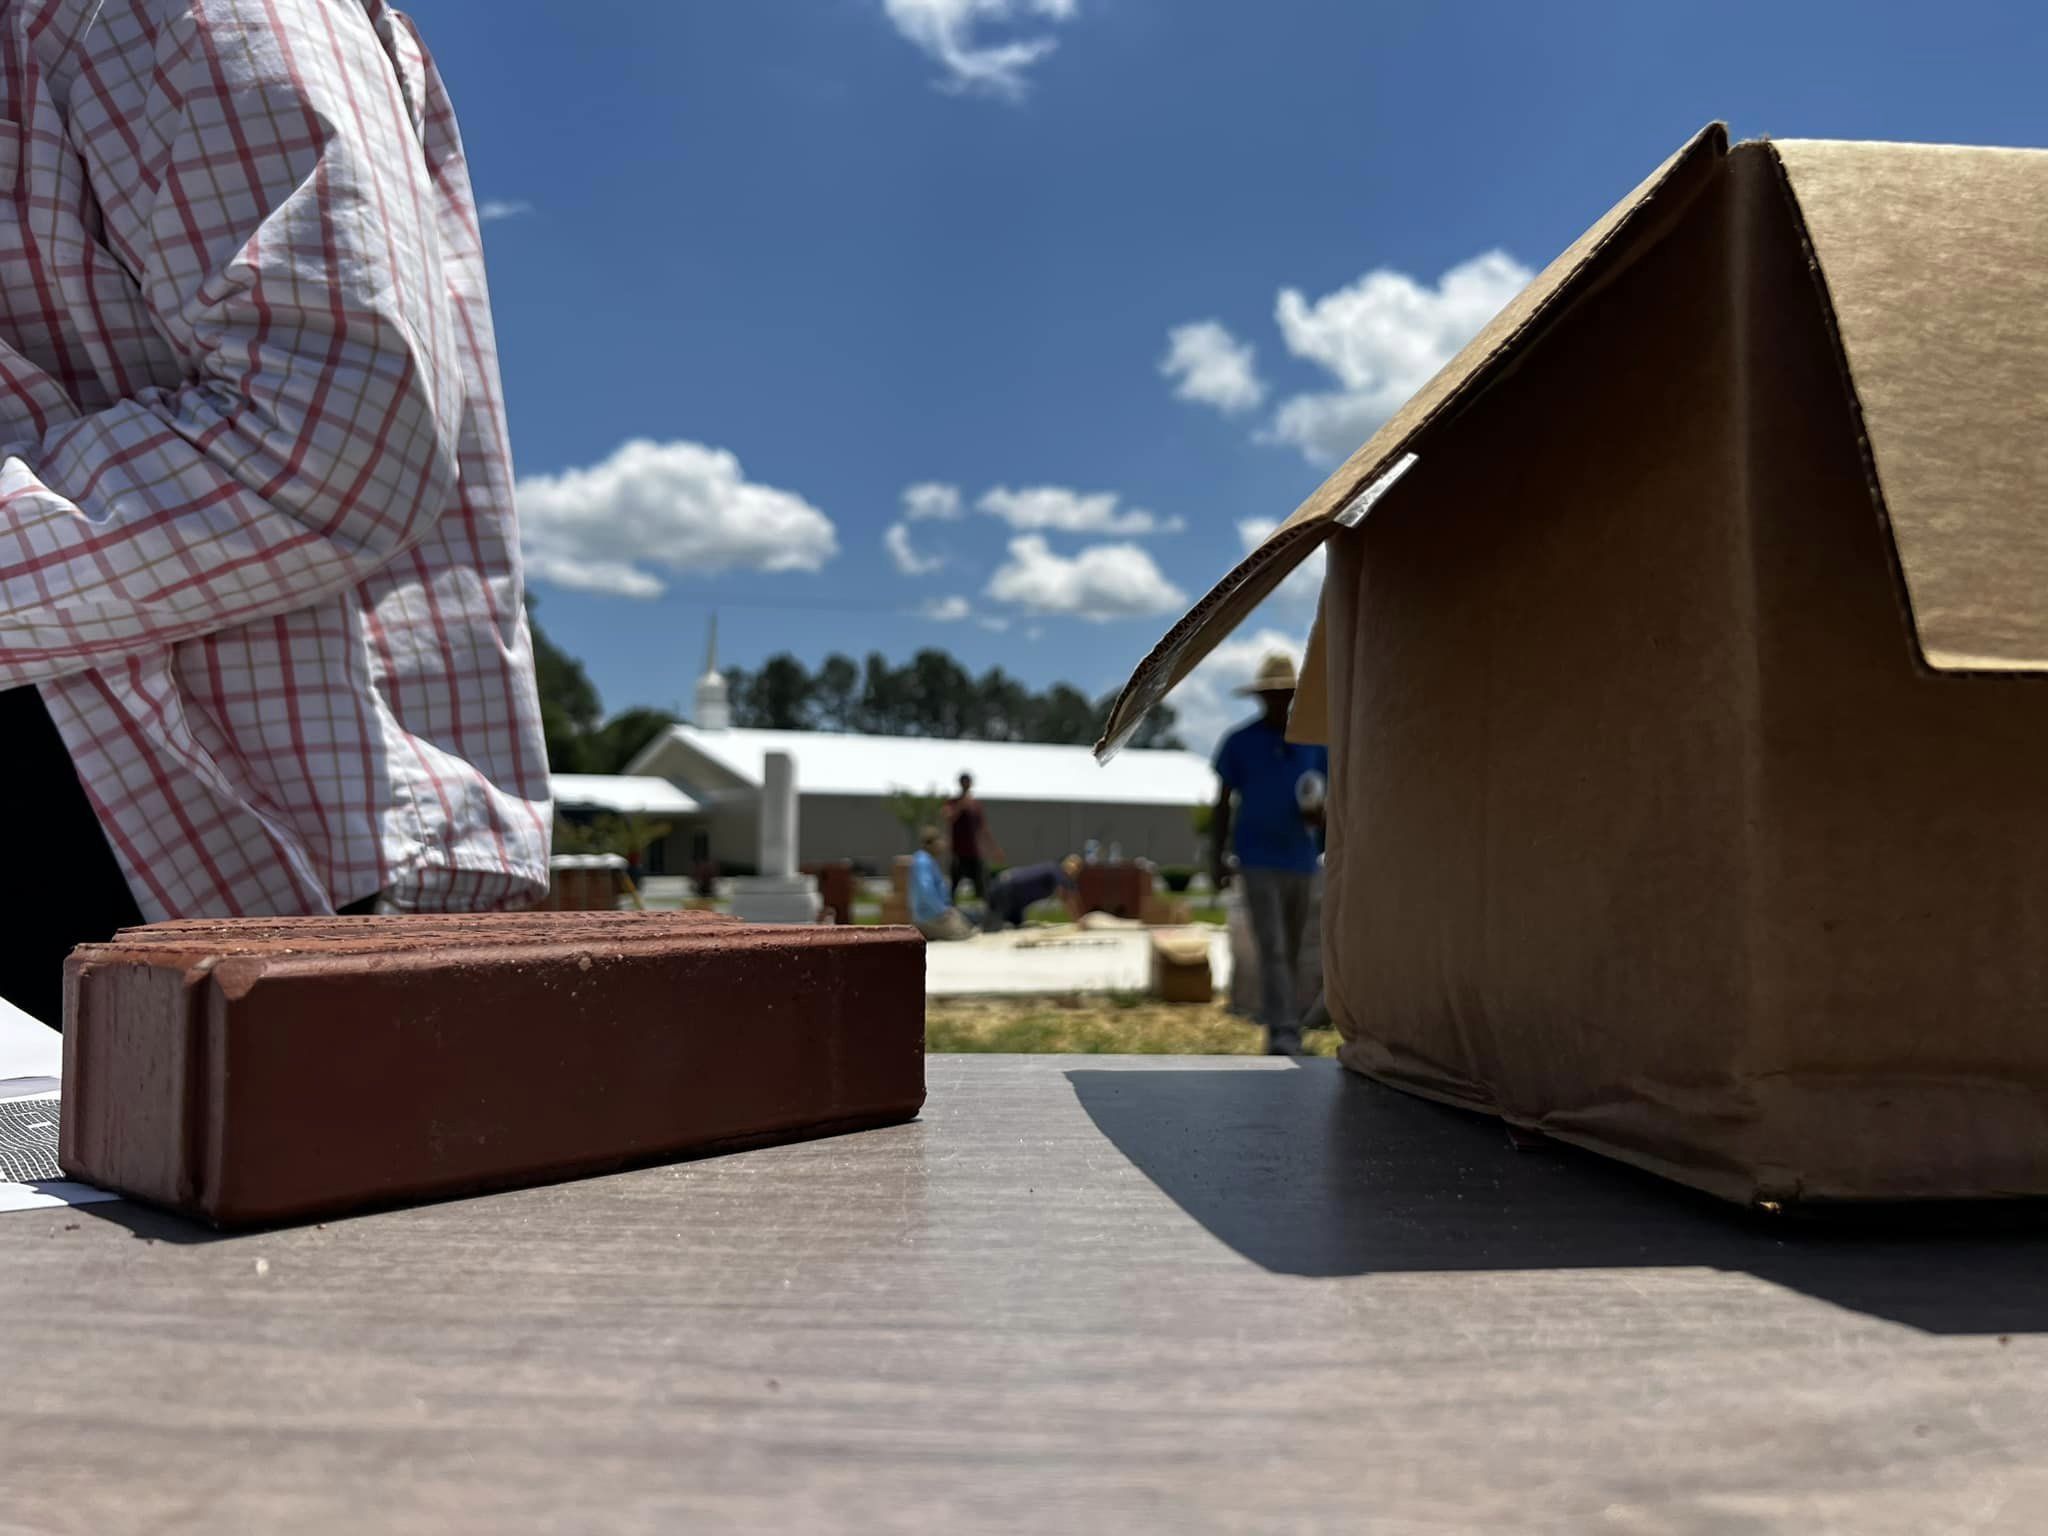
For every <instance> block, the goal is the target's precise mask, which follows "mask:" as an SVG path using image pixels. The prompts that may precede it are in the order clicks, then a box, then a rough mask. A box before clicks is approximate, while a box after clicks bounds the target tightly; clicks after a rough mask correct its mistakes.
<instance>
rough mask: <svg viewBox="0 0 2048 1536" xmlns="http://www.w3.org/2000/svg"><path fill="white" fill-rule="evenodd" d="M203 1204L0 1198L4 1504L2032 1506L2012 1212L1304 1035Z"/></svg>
mask: <svg viewBox="0 0 2048 1536" xmlns="http://www.w3.org/2000/svg"><path fill="white" fill-rule="evenodd" d="M931 1088H932V1097H931V1103H930V1105H929V1107H928V1109H927V1111H926V1113H925V1116H924V1118H923V1119H922V1120H921V1121H920V1122H918V1123H916V1124H913V1125H906V1126H901V1127H897V1128H894V1129H890V1130H885V1131H876V1132H869V1133H866V1134H863V1135H859V1136H852V1137H844V1138H839V1139H835V1140H829V1141H816V1142H810V1143H807V1144H803V1145H799V1146H792V1147H782V1148H773V1149H767V1150H763V1151H757V1152H749V1153H745V1154H740V1155H735V1156H730V1157H723V1158H713V1159H706V1160H702V1161H698V1162H693V1163H686V1164H682V1165H679V1166H672V1167H663V1168H654V1169H647V1170H643V1171H640V1172H634V1173H627V1174H621V1175H617V1176H614V1177H609V1178H602V1179H595V1180H588V1181H584V1182H581V1183H575V1184H567V1185H559V1186H556V1187H553V1188H547V1189H535V1190H527V1191H521V1192H517V1193H512V1194H505V1195H497V1196H493V1197H490V1198H487V1199H477V1200H466V1201H458V1202H452V1203H448V1204H442V1205H435V1206H429V1207H425V1208H421V1209H415V1210H408V1211H396V1212H390V1213H386V1214H382V1215H374V1216H367V1217H362V1218H358V1219H354V1220H348V1221H335V1222H329V1223H327V1224H326V1225H325V1226H321V1227H307V1228H304V1229H299V1230H291V1231H278V1232H269V1233H264V1234H261V1235H256V1236H243V1237H235V1238H228V1239H217V1238H209V1237H207V1236H205V1235H204V1234H202V1233H199V1232H198V1231H196V1230H195V1229H192V1228H189V1227H186V1226H184V1225H182V1224H181V1223H178V1222H175V1221H172V1220H170V1219H168V1218H163V1217H159V1216H155V1215H152V1214H150V1213H147V1212H144V1211H141V1210H138V1209H136V1208H133V1207H129V1206H125V1205H121V1206H98V1207H89V1208H82V1209H78V1210H70V1211H53V1212H47V1213H46V1212H33V1213H24V1214H16V1215H7V1216H0V1303H4V1306H5V1313H4V1327H5V1332H4V1335H0V1533H7V1536H12V1533H15V1532H20V1531H33V1532H46V1531H59V1532H81V1533H88V1532H89V1533H92V1536H109V1533H118V1532H128V1531H149V1532H195V1531H257V1530H262V1531H271V1530H277V1531H289V1532H292V1533H294V1536H305V1533H323V1532H330V1531H334V1532H340V1531H348V1532H358V1531H393V1532H436V1533H440V1532H491V1533H521V1532H542V1531H547V1532H554V1531H561V1532H581V1531H628V1532H638V1531H646V1532H657V1531H659V1532H673V1531H685V1530H690V1531H698V1530H702V1531H712V1530H777V1531H810V1530H820V1531H831V1530H844V1531H955V1532H958V1531H983V1530H1042V1531H1061V1532H1064V1531H1108V1530H1189V1529H1223V1530H1256V1531H1288V1530H1336V1529H1345V1530H1358V1531H1369V1532H1389V1533H1394V1532H1446V1531H1468V1530H1512V1531H1516V1532H1520V1533H1527V1532H1551V1531H1557V1532H1566V1531H1570V1532H1583V1531H1622V1532H1657V1533H1692V1532H1709V1531H1713V1532H1720V1531H1728V1532H1753V1531H1778V1530H1786V1531H1801V1532H1811V1531H1853V1532H1856V1533H1859V1536H1871V1533H1883V1532H1902V1533H1903V1532H1911V1533H1914V1536H1926V1533H1933V1532H1965V1531H1967V1532H1980V1531H1994V1530H1997V1531H2033V1530H2042V1529H2048V1435H2044V1431H2048V1369H2044V1367H2048V1235H2044V1229H2043V1227H2042V1226H2041V1225H2040V1224H2039V1218H2037V1217H2030V1218H2027V1219H2025V1220H2018V1221H2014V1220H2006V1221H2002V1222H2000V1223H1998V1224H1997V1225H1995V1226H1992V1225H1987V1224H1986V1223H1985V1222H1983V1221H1981V1220H1970V1221H1965V1222H1962V1223H1960V1224H1955V1223H1951V1224H1947V1225H1939V1224H1929V1223H1926V1222H1919V1223H1915V1224H1914V1225H1913V1226H1912V1227H1911V1228H1910V1229H1907V1230H1903V1231H1901V1230H1898V1229H1894V1228H1886V1229H1882V1230H1879V1231H1872V1230H1870V1229H1868V1228H1853V1229H1848V1230H1833V1229H1830V1230H1823V1231H1810V1230H1807V1229H1805V1228H1803V1227H1795V1226H1789V1225H1787V1224H1786V1223H1784V1222H1782V1221H1780V1222H1776V1223H1772V1222H1769V1221H1766V1220H1763V1219H1761V1218H1752V1217H1747V1216H1745V1215H1743V1214H1741V1213H1736V1212H1730V1211H1726V1210H1723V1209H1721V1208H1719V1207H1716V1206H1713V1205H1711V1204H1709V1203H1706V1202H1704V1201H1702V1200H1699V1199H1695V1198H1693V1197H1691V1196H1689V1195H1686V1194H1684V1193H1682V1192H1680V1191H1677V1190H1675V1189H1672V1188H1670V1187H1668V1186H1664V1185H1659V1184H1657V1183H1655V1182H1653V1181H1650V1180H1648V1179H1645V1178H1642V1177H1639V1176H1637V1175H1634V1174H1632V1173H1629V1172H1628V1171H1627V1170H1624V1169H1619V1168H1616V1167H1614V1166H1613V1165H1610V1164H1607V1163H1603V1162H1601V1161H1599V1160H1597V1159H1594V1158H1591V1157H1588V1156H1584V1155H1581V1154H1577V1153H1569V1152H1563V1151H1537V1152H1516V1151H1514V1150H1512V1149H1510V1148H1509V1147H1508V1145H1507V1144H1506V1140H1505V1138H1504V1137H1503V1135H1502V1134H1501V1132H1500V1130H1499V1128H1498V1127H1497V1126H1494V1125H1492V1124H1490V1123H1488V1122H1485V1121H1481V1120H1478V1119H1474V1118H1471V1117H1467V1116H1463V1115H1459V1114H1456V1113H1454V1112H1451V1111H1448V1110H1443V1109H1439V1108H1437V1107H1435V1106H1432V1105H1428V1104H1424V1103H1420V1102H1418V1101H1415V1100H1411V1099H1408V1098H1405V1097H1403V1096H1401V1095H1398V1094H1395V1093H1392V1092H1389V1091H1387V1090H1385V1089H1382V1088H1378V1087H1375V1086H1374V1085H1372V1084H1369V1083H1365V1082H1362V1081H1359V1080H1356V1079H1352V1078H1349V1077H1347V1076H1345V1075H1344V1074H1343V1073H1342V1072H1340V1071H1339V1070H1338V1069H1337V1068H1335V1067H1334V1066H1333V1065H1331V1064H1330V1063H1327V1062H1315V1063H1306V1064H1300V1065H1296V1064H1292V1063H1288V1062H1284V1061H1265V1060H1257V1059H1230V1058H1210V1059H1196V1058H1156V1057H1155V1058H1062V1057H960V1058H934V1059H933V1061H932V1063H931Z"/></svg>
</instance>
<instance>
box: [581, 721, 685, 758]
mask: <svg viewBox="0 0 2048 1536" xmlns="http://www.w3.org/2000/svg"><path fill="white" fill-rule="evenodd" d="M675 723H676V717H675V716H674V715H672V714H670V713H669V712H668V711H667V710H665V709H647V708H645V707H639V708H634V709H626V710H621V711H620V712H619V713H618V714H616V715H613V716H612V717H611V719H609V720H607V721H605V723H604V724H603V725H602V726H600V727H599V728H598V730H597V731H596V732H595V733H594V734H593V735H591V736H589V737H588V738H586V740H585V744H584V756H585V761H587V762H588V763H589V764H590V768H589V771H590V772H591V773H624V772H625V771H626V765H627V764H629V763H631V762H632V761H633V759H634V758H636V757H638V756H639V755H640V754H641V752H642V751H644V750H645V749H646V747H647V745H648V743H649V742H651V741H653V740H654V739H655V738H656V737H657V736H659V735H661V733H662V732H663V731H666V730H667V729H668V728H669V727H670V726H672V725H674V724H675Z"/></svg>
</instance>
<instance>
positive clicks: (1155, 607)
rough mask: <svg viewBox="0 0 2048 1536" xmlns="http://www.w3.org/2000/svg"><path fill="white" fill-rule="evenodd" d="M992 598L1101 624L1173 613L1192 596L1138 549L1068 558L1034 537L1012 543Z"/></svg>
mask: <svg viewBox="0 0 2048 1536" xmlns="http://www.w3.org/2000/svg"><path fill="white" fill-rule="evenodd" d="M988 595H989V596H990V597H992V598H995V599H996V600H997V601H998V602H1004V603H1013V604H1015V605H1016V606H1018V607H1020V608H1027V609H1029V610H1031V611H1032V612H1034V613H1064V614H1071V615H1073V616H1074V617H1076V618H1082V619H1092V620H1095V621H1098V622H1100V621H1102V620H1105V619H1129V618H1139V617H1143V616H1146V615H1150V614H1160V613H1171V612H1172V611H1174V610H1175V609H1177V608H1181V607H1184V606H1186V604H1187V594H1186V593H1184V592H1182V591H1181V589H1180V588H1179V587H1176V586H1175V585H1174V584H1173V583H1172V582H1170V581H1168V580H1167V579H1166V577H1165V575H1164V573H1162V572H1161V571H1160V569H1159V567H1158V566H1157V565H1156V564H1154V563H1153V560H1152V557H1151V555H1149V554H1147V553H1146V552H1145V551H1144V550H1143V549H1140V548H1139V547H1138V546H1137V545H1135V544H1093V545H1090V546H1089V547H1088V548H1086V549H1084V550H1082V551H1081V552H1080V553H1079V554H1077V555H1075V556H1073V558H1071V559H1069V558H1067V557H1066V556H1064V555H1056V554H1054V553H1053V552H1052V549H1051V547H1050V546H1049V545H1048V544H1047V543H1046V542H1045V540H1044V539H1042V538H1040V537H1039V536H1038V535H1037V534H1035V533H1033V534H1026V535H1025V536H1024V537H1023V538H1021V539H1012V540H1010V558H1009V560H1008V561H1007V562H1005V563H1004V564H1003V565H1002V566H1000V567H999V568H998V569H997V571H996V573H995V575H994V576H992V577H991V578H990V579H989V584H988Z"/></svg>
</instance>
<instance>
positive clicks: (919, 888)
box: [910, 848, 953, 923]
mask: <svg viewBox="0 0 2048 1536" xmlns="http://www.w3.org/2000/svg"><path fill="white" fill-rule="evenodd" d="M952 905H953V891H952V888H951V887H950V886H949V885H948V884H947V883H946V877H945V875H944V873H943V872H942V871H941V870H940V869H939V861H938V860H937V859H935V858H933V857H932V856H931V855H930V854H929V853H926V852H925V851H924V849H922V848H920V849H918V850H917V852H916V853H915V854H913V855H912V856H911V859H910V920H911V921H912V922H913V923H935V922H937V921H938V920H939V919H940V918H942V917H944V916H945V915H946V908H948V907H950V906H952Z"/></svg>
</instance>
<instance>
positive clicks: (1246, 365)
mask: <svg viewBox="0 0 2048 1536" xmlns="http://www.w3.org/2000/svg"><path fill="white" fill-rule="evenodd" d="M1159 371H1160V372H1161V373H1162V374H1164V375H1165V376H1166V377H1167V378H1169V379H1172V380H1174V386H1173V394H1174V398H1175V399H1177V400H1195V401H1199V402H1200V403H1201V404H1203V405H1213V406H1215V407H1216V409H1217V410H1219V411H1221V412H1223V413H1224V414H1225V415H1226V416H1235V415H1238V414H1240V413H1242V412H1245V411H1251V410H1256V409H1258V407H1259V405H1260V404H1261V403H1262V402H1263V401H1264V400H1265V398H1266V385H1265V381H1264V380H1262V379H1261V378H1260V377H1259V370H1258V367H1257V364H1256V362H1255V360H1254V355H1253V352H1252V344H1251V343H1250V342H1248V341H1239V340H1238V339H1237V338H1236V337H1235V336H1233V335H1231V334H1230V332H1229V331H1228V330H1227V329H1226V328H1225V327H1224V326H1223V325H1222V324H1221V323H1219V322H1217V321H1215V320H1195V321H1192V322H1190V323H1189V324H1187V325H1177V326H1175V327H1174V328H1173V329H1172V330H1170V331H1168V332H1167V333H1166V356H1164V357H1162V358H1161V359H1160V360H1159Z"/></svg>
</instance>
